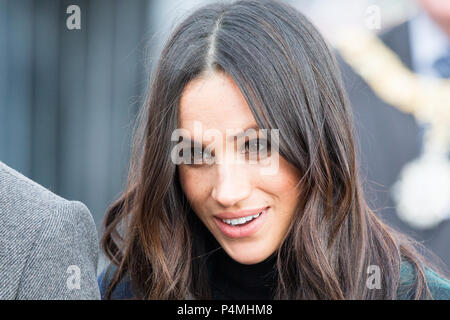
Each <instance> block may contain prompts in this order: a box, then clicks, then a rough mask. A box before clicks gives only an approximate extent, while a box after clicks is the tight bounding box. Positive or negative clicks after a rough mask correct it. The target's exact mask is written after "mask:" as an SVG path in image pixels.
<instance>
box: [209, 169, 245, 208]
mask: <svg viewBox="0 0 450 320" xmlns="http://www.w3.org/2000/svg"><path fill="white" fill-rule="evenodd" d="M216 170H217V171H216V181H215V183H214V187H213V190H212V194H211V196H212V198H213V199H214V200H215V201H217V202H218V203H220V205H222V206H223V207H226V208H229V207H232V206H234V205H235V204H236V203H238V202H239V201H241V200H244V199H246V198H248V197H249V196H250V191H251V184H250V181H249V177H248V170H245V165H242V164H236V163H221V164H216Z"/></svg>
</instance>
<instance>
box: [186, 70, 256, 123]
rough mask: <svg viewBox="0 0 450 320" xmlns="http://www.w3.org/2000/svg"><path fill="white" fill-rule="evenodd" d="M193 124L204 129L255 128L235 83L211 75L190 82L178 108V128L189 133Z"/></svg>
mask: <svg viewBox="0 0 450 320" xmlns="http://www.w3.org/2000/svg"><path fill="white" fill-rule="evenodd" d="M195 122H197V123H198V122H200V123H201V124H202V128H203V129H218V130H220V131H223V132H225V130H226V129H237V128H246V127H248V126H250V125H254V124H256V121H255V119H254V117H253V114H252V112H251V110H250V107H249V106H248V104H247V101H246V100H245V98H244V96H243V95H242V93H241V91H240V90H239V87H238V86H237V85H236V83H235V82H234V80H233V79H232V78H231V77H230V76H229V75H227V74H225V73H221V72H212V73H208V74H205V75H203V76H201V77H199V78H196V79H194V80H192V81H190V82H189V83H188V84H187V85H186V87H185V88H184V90H183V92H182V95H181V99H180V105H179V127H181V128H184V129H187V130H192V129H193V127H194V123H195Z"/></svg>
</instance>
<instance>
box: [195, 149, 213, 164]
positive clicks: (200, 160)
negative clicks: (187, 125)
mask: <svg viewBox="0 0 450 320" xmlns="http://www.w3.org/2000/svg"><path fill="white" fill-rule="evenodd" d="M212 159H214V157H213V155H212V154H211V152H210V151H208V150H205V149H202V148H192V149H191V163H190V164H193V165H196V164H204V163H206V164H208V163H209V161H211V160H212Z"/></svg>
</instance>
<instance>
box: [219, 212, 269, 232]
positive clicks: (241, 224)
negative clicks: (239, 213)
mask: <svg viewBox="0 0 450 320" xmlns="http://www.w3.org/2000/svg"><path fill="white" fill-rule="evenodd" d="M269 209H270V207H266V208H265V209H263V210H262V211H261V212H259V213H257V214H253V215H248V216H244V217H240V218H235V219H221V218H218V217H214V220H215V221H216V224H217V226H218V227H219V229H220V231H221V232H222V233H223V234H224V235H225V236H227V237H228V238H233V239H236V238H243V237H249V236H251V235H253V234H255V233H256V232H257V231H258V230H260V229H261V227H262V226H263V224H264V222H265V220H266V218H267V216H268V213H269Z"/></svg>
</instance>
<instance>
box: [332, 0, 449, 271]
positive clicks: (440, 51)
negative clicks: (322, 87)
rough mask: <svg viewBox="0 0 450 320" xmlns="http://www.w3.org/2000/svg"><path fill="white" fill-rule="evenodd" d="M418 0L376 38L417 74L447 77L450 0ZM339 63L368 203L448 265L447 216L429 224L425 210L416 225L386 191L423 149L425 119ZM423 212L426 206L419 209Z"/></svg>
mask: <svg viewBox="0 0 450 320" xmlns="http://www.w3.org/2000/svg"><path fill="white" fill-rule="evenodd" d="M418 3H419V4H420V8H421V10H420V12H419V13H418V14H417V15H416V16H414V17H412V18H411V19H410V20H408V21H406V22H403V23H401V24H400V25H397V26H395V27H393V28H391V29H389V30H387V31H385V32H383V33H382V34H381V35H380V39H381V40H382V41H383V43H384V44H385V45H386V46H387V47H388V48H389V49H390V50H392V52H394V53H395V55H396V56H397V57H398V58H399V59H400V60H401V62H402V63H403V65H404V66H406V68H408V69H409V70H411V71H413V72H414V73H415V74H416V75H417V76H426V77H431V78H436V79H438V78H443V79H447V78H450V2H449V1H447V0H418ZM339 63H340V67H341V69H342V71H343V78H344V81H345V85H346V89H347V91H348V94H349V98H350V102H351V105H352V107H353V110H354V113H355V117H356V119H357V133H358V136H359V137H360V139H361V141H360V147H361V156H362V159H361V162H362V164H363V171H364V175H365V178H366V180H367V181H368V188H367V190H366V193H367V194H368V200H369V203H370V204H372V207H375V208H376V211H377V213H378V214H379V216H380V218H382V219H383V220H385V221H386V222H387V223H389V224H390V225H391V226H393V227H394V228H396V229H398V230H399V231H401V232H404V233H407V234H409V235H410V236H413V237H414V238H415V239H416V240H419V241H421V242H424V244H425V245H426V246H427V247H428V248H429V249H431V250H432V251H433V252H434V253H435V254H436V255H437V256H439V258H441V259H442V260H443V262H444V263H445V264H446V265H447V266H448V265H450V251H449V250H448V243H449V242H450V220H448V219H444V220H443V221H441V222H440V223H436V224H435V225H433V226H431V227H428V226H426V225H425V220H426V219H427V218H426V217H425V216H424V217H423V218H424V223H423V227H419V226H420V225H421V224H422V222H421V221H420V217H417V218H414V217H413V216H411V217H409V218H408V219H405V217H402V215H400V214H399V212H398V209H396V204H395V203H394V200H393V199H392V198H391V194H390V192H391V190H392V189H393V186H395V184H396V181H397V179H398V178H399V176H400V173H401V172H402V169H403V168H404V167H405V165H406V164H408V163H410V162H411V161H413V160H414V159H417V158H418V157H419V156H420V155H421V153H422V152H423V148H424V132H425V130H426V125H421V124H420V123H418V122H417V121H416V119H415V118H414V117H413V115H411V114H406V113H403V112H401V111H400V110H398V109H396V108H395V107H394V106H392V105H390V104H389V103H387V102H385V101H383V100H382V99H381V98H380V97H378V96H377V95H376V94H375V93H374V91H373V90H372V88H371V87H370V86H369V85H368V84H367V83H365V82H364V80H363V79H362V77H360V75H358V74H357V73H356V72H354V70H353V69H352V68H351V67H350V66H349V65H348V64H347V63H346V62H344V61H343V60H341V59H339ZM392 90H399V89H398V88H395V89H394V88H393V89H392ZM425 107H426V106H424V108H425ZM448 108H450V105H448ZM442 174H444V173H442ZM447 196H448V195H447ZM426 214H427V212H426V211H424V212H423V215H426ZM403 215H404V214H403ZM448 217H450V212H448ZM412 219H417V221H411V220H412ZM412 222H414V223H412Z"/></svg>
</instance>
